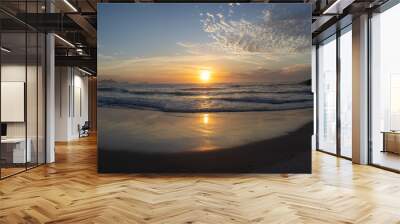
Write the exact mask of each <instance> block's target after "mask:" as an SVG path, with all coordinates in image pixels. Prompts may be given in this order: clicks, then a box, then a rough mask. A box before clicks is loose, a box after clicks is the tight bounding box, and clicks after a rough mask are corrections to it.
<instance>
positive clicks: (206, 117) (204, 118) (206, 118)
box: [203, 114, 208, 124]
mask: <svg viewBox="0 0 400 224" xmlns="http://www.w3.org/2000/svg"><path fill="white" fill-rule="evenodd" d="M203 124H208V114H203Z"/></svg>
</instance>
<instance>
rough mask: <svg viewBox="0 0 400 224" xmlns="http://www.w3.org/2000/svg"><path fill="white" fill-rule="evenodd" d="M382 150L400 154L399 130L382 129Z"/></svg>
mask: <svg viewBox="0 0 400 224" xmlns="http://www.w3.org/2000/svg"><path fill="white" fill-rule="evenodd" d="M381 133H382V134H383V150H382V152H391V153H396V154H400V131H382V132H381Z"/></svg>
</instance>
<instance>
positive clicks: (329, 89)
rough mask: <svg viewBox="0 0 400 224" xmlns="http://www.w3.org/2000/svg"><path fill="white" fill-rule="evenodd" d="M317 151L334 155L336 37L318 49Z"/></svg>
mask: <svg viewBox="0 0 400 224" xmlns="http://www.w3.org/2000/svg"><path fill="white" fill-rule="evenodd" d="M317 54H318V57H317V63H318V87H317V91H318V102H317V107H318V149H320V150H323V151H326V152H330V153H336V75H337V74H336V36H332V37H331V38H329V39H327V40H326V41H324V42H323V43H321V44H320V45H319V47H318V52H317Z"/></svg>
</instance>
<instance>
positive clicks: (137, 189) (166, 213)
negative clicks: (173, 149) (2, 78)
mask: <svg viewBox="0 0 400 224" xmlns="http://www.w3.org/2000/svg"><path fill="white" fill-rule="evenodd" d="M56 155H57V162H56V163H55V164H51V165H46V166H42V167H39V168H36V169H33V170H30V171H28V172H26V173H22V174H20V175H17V176H14V177H11V178H8V179H5V180H3V181H0V223H11V224H13V223H173V224H175V223H213V224H214V223H215V224H219V223H373V224H376V223H385V224H386V223H400V175H398V174H395V173H391V172H387V171H384V170H380V169H377V168H373V167H369V166H358V165H352V164H351V163H350V162H349V161H347V160H343V159H338V158H335V157H333V156H330V155H326V154H323V153H319V152H315V153H314V154H313V174H312V175H204V176H199V175H193V176H191V175H189V176H188V175H181V176H180V175H179V176H177V175H173V176H165V175H163V176H158V175H147V176H143V175H128V174H107V175H104V174H97V172H96V142H95V138H93V137H91V138H86V139H84V140H81V141H76V142H71V143H69V144H58V145H57V154H56Z"/></svg>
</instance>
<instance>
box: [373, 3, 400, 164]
mask: <svg viewBox="0 0 400 224" xmlns="http://www.w3.org/2000/svg"><path fill="white" fill-rule="evenodd" d="M399 21H400V4H398V5H396V6H394V7H392V8H390V9H388V10H386V11H384V12H382V13H379V14H375V15H374V16H373V17H372V19H371V34H372V35H371V53H372V54H371V60H372V62H371V66H372V71H371V98H370V100H371V102H370V104H371V107H370V108H371V111H370V112H371V113H370V119H371V126H370V127H371V130H370V133H371V136H370V137H371V140H372V147H371V154H370V156H371V161H372V163H373V164H375V165H379V166H384V167H387V168H391V169H396V170H400V63H399V52H400V41H399V40H400V32H399V30H398V28H397V27H398V22H399Z"/></svg>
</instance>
